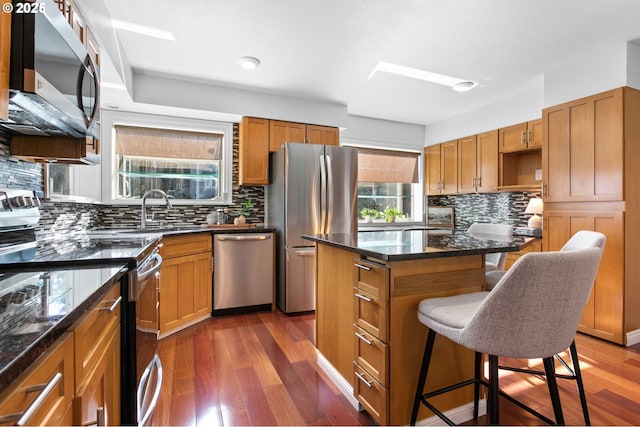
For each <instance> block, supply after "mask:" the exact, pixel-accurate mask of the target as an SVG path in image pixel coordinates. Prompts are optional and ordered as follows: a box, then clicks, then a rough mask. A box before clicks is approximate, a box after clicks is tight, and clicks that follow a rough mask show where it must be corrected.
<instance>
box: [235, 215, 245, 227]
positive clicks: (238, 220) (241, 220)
mask: <svg viewBox="0 0 640 427" xmlns="http://www.w3.org/2000/svg"><path fill="white" fill-rule="evenodd" d="M246 222H247V219H246V218H245V217H244V215H240V216H238V217H236V218H235V219H234V220H233V223H234V224H235V225H242V224H244V223H246Z"/></svg>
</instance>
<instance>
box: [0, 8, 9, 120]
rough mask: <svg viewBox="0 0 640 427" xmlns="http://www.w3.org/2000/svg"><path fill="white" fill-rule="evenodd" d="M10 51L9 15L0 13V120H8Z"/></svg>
mask: <svg viewBox="0 0 640 427" xmlns="http://www.w3.org/2000/svg"><path fill="white" fill-rule="evenodd" d="M10 51H11V14H10V13H0V119H1V120H7V119H8V118H9V52H10Z"/></svg>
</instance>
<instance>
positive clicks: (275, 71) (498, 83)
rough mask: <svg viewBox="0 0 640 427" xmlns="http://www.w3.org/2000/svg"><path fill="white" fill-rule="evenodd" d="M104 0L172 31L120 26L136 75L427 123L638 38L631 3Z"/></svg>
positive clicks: (115, 14)
mask: <svg viewBox="0 0 640 427" xmlns="http://www.w3.org/2000/svg"><path fill="white" fill-rule="evenodd" d="M104 3H105V5H106V9H107V10H108V13H109V14H110V15H111V16H110V17H111V18H113V19H118V20H121V21H129V22H133V23H136V24H139V25H145V26H148V27H153V28H158V29H163V30H167V31H170V32H171V33H173V34H174V36H175V39H176V40H175V41H167V40H160V39H155V38H152V37H149V36H145V35H140V34H136V33H132V32H129V31H123V30H117V36H118V37H119V39H120V41H121V44H122V46H123V48H124V54H125V55H126V57H127V58H128V61H129V63H130V64H131V66H132V68H133V69H134V70H135V72H137V73H143V74H145V73H146V74H160V75H170V76H174V77H179V78H182V79H187V80H195V81H199V82H202V84H207V83H210V84H214V85H223V86H231V87H235V88H242V89H249V90H255V91H259V92H267V93H273V94H279V95H287V96H294V97H299V98H305V99H310V100H321V101H327V102H333V103H340V104H345V105H347V106H348V113H349V114H353V115H359V116H368V117H374V118H380V119H387V120H395V121H400V122H408V123H416V124H423V125H429V124H430V123H434V122H437V121H440V120H443V119H446V118H449V117H454V116H457V115H460V114H462V113H465V112H467V111H472V110H476V109H478V108H481V107H482V106H484V105H487V104H491V103H494V102H497V101H500V100H502V99H506V98H509V97H512V96H514V95H517V94H518V93H522V92H524V91H529V90H532V89H534V88H536V87H540V86H541V84H542V81H543V75H544V73H545V72H547V71H549V70H552V69H554V68H557V67H559V66H561V65H563V64H565V63H567V62H570V61H572V59H574V58H579V57H582V56H584V55H587V54H588V53H589V52H590V51H592V50H595V49H599V48H604V47H607V46H612V45H616V44H619V43H624V42H626V41H630V40H634V39H638V38H640V1H638V0H481V1H480V0H272V1H265V0H136V1H131V0H104ZM87 12H90V11H87ZM89 15H90V13H89ZM89 18H90V21H91V20H99V19H103V18H105V17H104V16H95V15H94V16H91V15H90V16H89ZM103 22H104V21H103ZM244 55H250V56H255V57H257V58H259V59H260V61H261V62H262V64H261V66H260V67H259V68H258V69H256V70H254V71H247V70H244V69H241V68H240V67H239V65H238V64H237V62H236V59H237V58H238V57H240V56H244ZM378 61H387V62H393V63H396V64H400V65H405V66H410V67H415V68H420V69H424V70H428V71H431V72H435V73H440V74H446V75H450V76H454V77H460V78H463V79H468V80H473V81H476V82H478V83H479V86H478V87H477V88H475V89H473V90H472V91H470V92H466V93H457V92H454V91H452V90H451V89H450V88H448V87H445V86H440V85H437V84H434V83H428V82H424V81H418V80H414V79H409V78H406V77H399V76H394V75H391V74H385V73H377V74H376V75H375V76H374V77H373V78H372V79H368V76H369V74H370V73H371V71H372V70H373V68H374V67H375V65H376V64H377V63H378Z"/></svg>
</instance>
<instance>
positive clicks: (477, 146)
mask: <svg viewBox="0 0 640 427" xmlns="http://www.w3.org/2000/svg"><path fill="white" fill-rule="evenodd" d="M497 188H498V131H497V130H492V131H489V132H484V133H481V134H479V135H473V136H468V137H466V138H461V139H459V140H458V193H473V192H490V191H496V190H497Z"/></svg>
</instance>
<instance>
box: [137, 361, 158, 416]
mask: <svg viewBox="0 0 640 427" xmlns="http://www.w3.org/2000/svg"><path fill="white" fill-rule="evenodd" d="M154 368H155V369H156V372H157V374H156V375H157V379H156V387H155V389H154V390H153V397H152V398H151V400H150V401H149V405H148V406H147V407H146V408H144V413H143V412H142V411H143V408H142V405H143V403H144V401H145V400H146V399H145V395H146V393H147V382H148V381H149V378H150V377H151V372H152V371H153V369H154ZM161 388H162V362H160V357H159V356H158V354H157V353H156V354H155V356H153V359H151V361H150V362H149V364H148V365H147V367H146V368H145V370H144V372H143V373H142V376H141V377H140V384H139V385H138V396H137V397H138V399H137V400H138V405H137V406H138V420H139V421H138V425H139V426H143V425H145V424H146V423H147V421H149V418H151V414H153V410H154V409H155V407H156V404H157V403H158V398H159V397H160V389H161Z"/></svg>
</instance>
